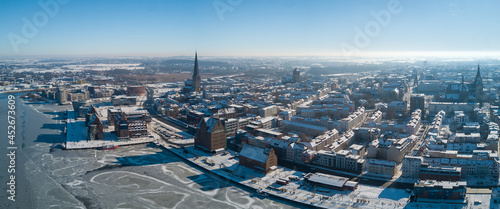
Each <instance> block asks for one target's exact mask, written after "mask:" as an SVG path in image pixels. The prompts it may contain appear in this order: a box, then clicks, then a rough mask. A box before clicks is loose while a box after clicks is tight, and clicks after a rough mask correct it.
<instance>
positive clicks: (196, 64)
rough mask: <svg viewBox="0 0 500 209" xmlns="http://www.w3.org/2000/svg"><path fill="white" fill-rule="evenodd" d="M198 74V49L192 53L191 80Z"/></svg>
mask: <svg viewBox="0 0 500 209" xmlns="http://www.w3.org/2000/svg"><path fill="white" fill-rule="evenodd" d="M197 76H200V69H198V51H196V52H195V54H194V73H193V80H194V79H195V77H197Z"/></svg>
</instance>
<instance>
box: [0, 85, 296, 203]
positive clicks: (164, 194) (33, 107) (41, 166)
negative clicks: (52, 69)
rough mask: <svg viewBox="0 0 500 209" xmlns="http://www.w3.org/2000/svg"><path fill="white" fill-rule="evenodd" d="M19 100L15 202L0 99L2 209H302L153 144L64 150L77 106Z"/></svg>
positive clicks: (3, 102) (4, 105) (4, 110)
mask: <svg viewBox="0 0 500 209" xmlns="http://www.w3.org/2000/svg"><path fill="white" fill-rule="evenodd" d="M16 101H17V108H16V131H17V132H16V136H17V137H16V145H15V146H17V150H16V173H15V177H16V201H15V202H13V201H10V200H8V196H10V194H9V193H7V192H5V191H6V190H7V189H8V187H7V182H8V178H9V175H10V174H9V173H8V172H7V168H8V160H7V159H8V157H7V156H6V154H7V153H8V152H9V150H8V149H7V146H9V145H8V139H7V138H6V135H7V134H6V133H7V121H6V120H5V119H4V118H6V115H7V95H6V94H0V118H2V120H1V122H0V133H1V134H2V137H1V139H2V140H1V141H0V144H1V146H0V149H1V151H0V152H1V156H0V158H1V160H0V181H1V182H0V185H2V186H1V188H0V189H1V192H0V203H1V204H0V208H43V209H46V208H296V206H294V205H293V204H291V203H288V202H281V201H278V200H272V199H261V198H259V197H258V196H255V195H254V193H253V191H247V190H245V189H242V188H240V187H238V186H236V185H234V184H232V183H230V182H226V181H224V180H221V179H219V178H217V177H216V176H213V175H210V174H204V173H203V172H202V171H200V170H198V169H196V168H193V167H191V166H189V165H188V164H186V163H185V162H183V161H182V160H181V159H180V158H178V157H176V156H175V155H173V154H171V153H170V152H168V151H166V150H164V149H162V148H156V147H153V146H151V145H137V146H128V147H119V148H118V149H115V150H97V151H96V150H70V151H66V150H61V148H60V143H61V142H63V140H64V136H63V135H61V130H62V129H63V127H64V125H63V124H62V123H61V117H60V116H59V114H58V113H57V112H58V111H61V110H65V109H68V108H71V107H70V106H57V105H40V104H30V103H27V104H23V103H22V102H21V101H20V99H19V98H17V100H16Z"/></svg>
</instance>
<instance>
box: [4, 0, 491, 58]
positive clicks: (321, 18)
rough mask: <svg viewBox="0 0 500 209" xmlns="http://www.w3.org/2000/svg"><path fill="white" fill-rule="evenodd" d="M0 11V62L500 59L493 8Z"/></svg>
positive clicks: (105, 5)
mask: <svg viewBox="0 0 500 209" xmlns="http://www.w3.org/2000/svg"><path fill="white" fill-rule="evenodd" d="M54 2H56V3H54ZM1 4H2V8H3V11H2V12H1V14H0V17H1V18H0V19H2V20H4V21H3V22H2V25H3V26H4V27H2V28H1V29H0V32H1V34H2V38H0V48H1V50H0V56H31V55H34V56H191V55H192V53H193V51H195V50H198V51H203V55H204V56H368V57H370V56H402V55H404V56H443V55H445V56H464V57H467V56H475V57H481V56H482V57H492V56H499V55H500V50H498V49H500V42H499V41H497V40H498V38H497V37H496V36H497V35H496V34H498V33H499V32H500V27H498V26H495V23H496V22H498V20H500V16H499V15H498V14H496V10H495V8H498V6H500V3H499V2H495V1H479V2H472V1H457V2H456V1H439V2H431V1H423V2H422V1H418V2H417V1H376V2H374V1H357V2H339V1H335V2H332V1H314V2H306V1H274V2H266V1H244V0H241V1H224V0H215V1H192V2H181V1H169V2H162V1H148V2H136V1H106V2H97V1H90V2H89V1H86V2H85V3H83V2H78V1H55V0H54V1H51V0H46V1H43V0H42V1H4V2H3V3H1ZM387 14H388V15H389V17H388V16H384V15H387ZM7 20H9V21H8V22H7ZM34 21H38V22H34ZM27 22H28V23H27ZM30 24H32V26H33V27H34V28H35V31H27V28H28V29H33V28H29V26H26V25H30ZM23 30H25V31H23ZM23 32H24V33H23ZM360 37H361V38H360ZM356 41H358V42H356Z"/></svg>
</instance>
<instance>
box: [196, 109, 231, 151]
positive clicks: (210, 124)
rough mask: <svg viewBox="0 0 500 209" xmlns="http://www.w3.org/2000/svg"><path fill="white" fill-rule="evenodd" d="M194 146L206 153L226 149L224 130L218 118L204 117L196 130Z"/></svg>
mask: <svg viewBox="0 0 500 209" xmlns="http://www.w3.org/2000/svg"><path fill="white" fill-rule="evenodd" d="M194 144H195V146H197V147H201V148H203V149H205V150H208V151H211V152H213V151H216V150H218V149H224V148H225V147H226V128H225V127H224V125H223V124H222V121H221V120H220V119H218V118H213V117H204V118H203V119H201V121H200V123H199V125H198V128H197V130H196V137H195V139H194Z"/></svg>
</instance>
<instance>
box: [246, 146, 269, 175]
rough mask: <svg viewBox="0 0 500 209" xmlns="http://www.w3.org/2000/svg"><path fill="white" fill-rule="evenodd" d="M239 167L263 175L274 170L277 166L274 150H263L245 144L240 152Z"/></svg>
mask: <svg viewBox="0 0 500 209" xmlns="http://www.w3.org/2000/svg"><path fill="white" fill-rule="evenodd" d="M239 158H240V165H242V166H245V167H248V168H251V169H255V170H258V171H260V172H263V173H267V172H269V171H272V170H275V169H276V168H277V166H278V157H276V155H275V154H274V150H273V149H272V148H271V149H263V148H260V147H256V146H253V145H249V144H245V145H244V146H243V149H241V152H240V157H239Z"/></svg>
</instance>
